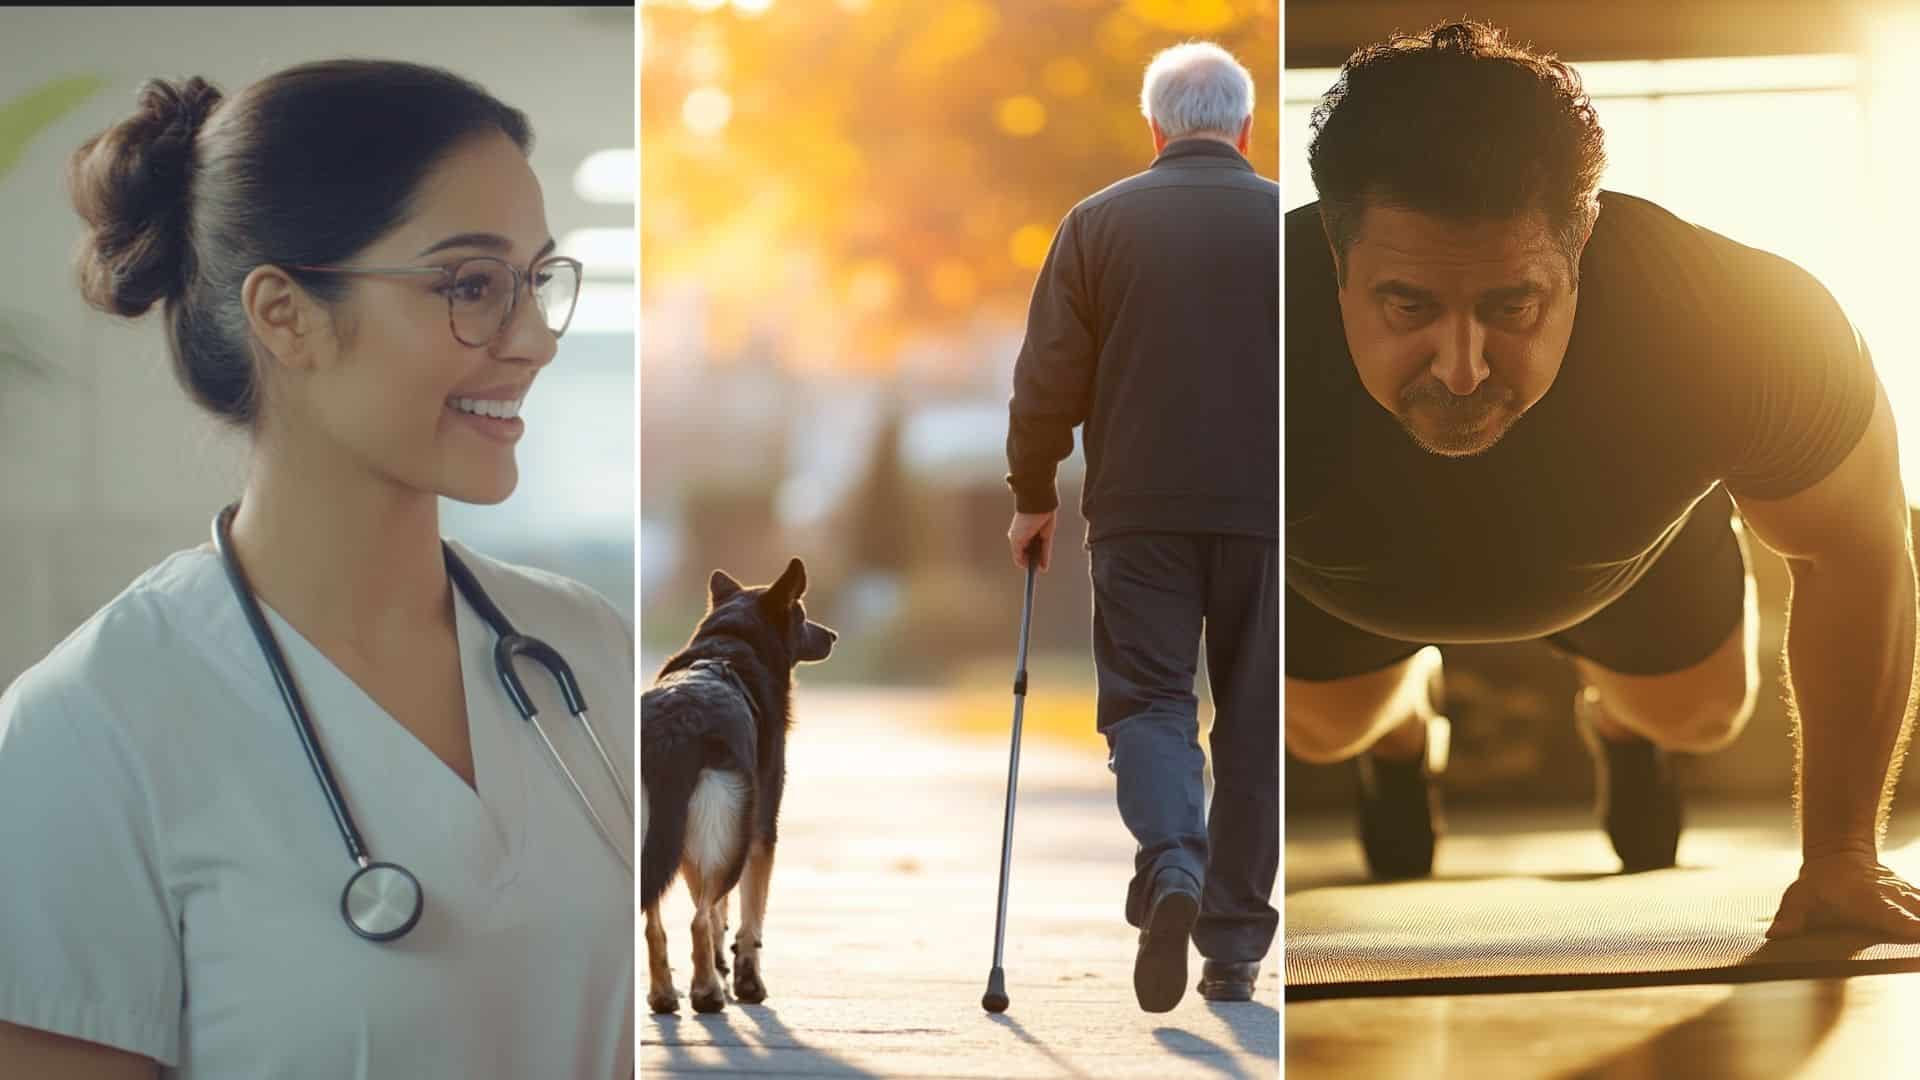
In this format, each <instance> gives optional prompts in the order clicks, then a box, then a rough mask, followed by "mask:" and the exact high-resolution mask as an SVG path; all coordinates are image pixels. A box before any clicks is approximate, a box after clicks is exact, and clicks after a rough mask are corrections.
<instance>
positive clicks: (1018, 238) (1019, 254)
mask: <svg viewBox="0 0 1920 1080" xmlns="http://www.w3.org/2000/svg"><path fill="white" fill-rule="evenodd" d="M1052 246H1053V230H1052V229H1049V228H1047V227H1046V226H1045V225H1022V226H1020V227H1019V228H1017V229H1015V230H1013V237H1012V239H1010V240H1009V241H1008V242H1007V253H1008V254H1009V255H1011V256H1013V264H1014V265H1015V266H1018V267H1019V268H1020V269H1022V270H1038V269H1040V264H1041V263H1044V262H1046V261H1047V249H1048V248H1051V247H1052Z"/></svg>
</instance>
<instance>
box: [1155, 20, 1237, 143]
mask: <svg viewBox="0 0 1920 1080" xmlns="http://www.w3.org/2000/svg"><path fill="white" fill-rule="evenodd" d="M1140 112H1141V113H1142V114H1143V115H1144V116H1146V118H1147V119H1149V120H1152V121H1153V122H1154V123H1155V124H1158V125H1159V126H1160V132H1161V134H1163V135H1165V136H1166V137H1167V138H1169V139H1177V138H1180V137H1181V136H1184V135H1197V134H1201V133H1203V132H1204V133H1208V134H1213V135H1224V136H1226V137H1227V138H1237V137H1238V136H1239V134H1240V127H1241V125H1242V124H1245V123H1246V122H1247V117H1249V116H1252V115H1253V76H1252V75H1250V74H1248V73H1247V69H1246V68H1244V67H1242V66H1241V65H1240V61H1238V60H1235V59H1234V58H1233V54H1232V53H1230V52H1228V51H1227V50H1225V49H1223V48H1221V47H1220V46H1218V45H1215V44H1213V43H1211V42H1206V41H1191V42H1188V43H1186V44H1184V45H1175V46H1173V47H1172V48H1169V49H1162V50H1160V52H1159V54H1158V55H1156V56H1155V57H1154V58H1153V62H1152V63H1151V64H1148V65H1147V77H1146V79H1145V80H1144V81H1143V82H1142V83H1141V86H1140Z"/></svg>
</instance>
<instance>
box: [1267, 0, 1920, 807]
mask: <svg viewBox="0 0 1920 1080" xmlns="http://www.w3.org/2000/svg"><path fill="white" fill-rule="evenodd" d="M1286 10H1287V26H1286V45H1285V56H1284V60H1285V65H1286V72H1285V84H1284V95H1285V105H1284V109H1283V116H1282V131H1281V147H1282V149H1281V166H1280V170H1281V205H1282V207H1283V209H1291V208H1293V207H1296V206H1299V205H1301V204H1303V203H1306V202H1309V201H1311V200H1312V199H1313V198H1314V191H1313V185H1312V181H1311V179H1310V177H1309V176H1308V172H1307V143H1308V140H1309V138H1310V137H1311V131H1310V129H1309V127H1308V118H1309V115H1310V114H1311V112H1312V110H1313V107H1314V105H1315V103H1316V102H1317V101H1318V100H1319V97H1320V95H1321V94H1322V93H1323V92H1324V91H1325V90H1326V89H1327V88H1328V86H1330V85H1331V84H1332V82H1333V80H1334V78H1335V77H1336V76H1337V74H1338V68H1339V65H1340V63H1341V62H1342V61H1343V60H1345V59H1346V57H1347V56H1348V54H1350V53H1351V52H1352V51H1353V49H1354V48H1356V47H1358V46H1360V45H1362V44H1366V43H1369V42H1373V41H1377V40H1380V39H1382V38H1384V37H1386V36H1387V35H1388V34H1389V33H1391V32H1393V31H1395V30H1402V31H1418V30H1422V29H1425V28H1426V27H1427V26H1430V25H1432V24H1433V23H1436V22H1440V21H1444V20H1446V19H1448V18H1458V17H1460V16H1461V15H1463V14H1467V15H1470V16H1471V17H1473V18H1477V19H1483V20H1485V21H1488V22H1492V23H1494V24H1495V25H1498V26H1502V27H1505V28H1507V29H1508V30H1509V31H1510V35H1511V36H1512V37H1513V38H1514V39H1516V40H1519V41H1531V42H1532V43H1533V44H1534V45H1535V46H1537V47H1539V48H1542V49H1545V50H1548V51H1552V52H1555V53H1558V54H1559V55H1560V57H1561V58H1562V59H1564V60H1566V61H1568V62H1570V63H1571V64H1572V65H1573V66H1574V67H1575V68H1576V69H1577V70H1578V71H1579V72H1580V74H1581V76H1582V78H1583V79H1584V81H1585V84H1586V87H1587V89H1588V91H1589V92H1590V93H1591V94H1592V96H1593V100H1594V106H1595V108H1596V109H1597V110H1598V112H1599V115H1600V121H1601V124H1602V125H1603V126H1604V127H1605V129H1606V133H1607V154H1608V158H1609V164H1608V168H1607V172H1606V174H1605V177H1604V178H1603V180H1602V186H1603V187H1606V188H1609V189H1612V190H1616V191H1623V192H1628V193H1631V194H1635V195H1640V196H1643V197H1645V198H1648V199H1651V200H1653V201H1654V202H1657V203H1660V204H1661V205H1663V206H1665V207H1667V208H1668V209H1670V210H1672V211H1673V212H1675V213H1676V214H1679V215H1680V216H1681V217H1684V218H1687V219H1688V220H1691V221H1693V222H1695V223H1697V224H1700V225H1703V226H1705V227H1707V228H1710V229H1713V230H1715V231H1717V232H1720V233H1722V234H1724V235H1726V236H1729V237H1731V238H1733V239H1734V240H1737V241H1739V242H1741V243H1744V244H1748V245H1751V246H1753V247H1758V248H1762V249H1765V250H1768V251H1772V252H1776V253H1778V254H1780V255H1782V256H1785V257H1786V258H1788V259H1791V260H1793V261H1794V262H1796V263H1798V264H1799V265H1801V266H1802V267H1805V268H1806V269H1807V270H1809V271H1811V272H1812V273H1813V274H1814V275H1815V276H1817V277H1818V278H1819V279H1820V280H1821V281H1822V282H1823V283H1824V284H1825V285H1826V286H1827V288H1828V289H1830V290H1831V291H1832V292H1833V293H1834V295H1835V296H1836V297H1837V298H1838V299H1839V300H1840V303H1841V304H1842V305H1843V306H1844V307H1845V308H1846V311H1847V313H1848V315H1849V316H1851V317H1852V319H1853V321H1854V323H1855V325H1857V326H1858V327H1859V328H1860V330H1861V332H1862V333H1863V334H1864V335H1865V336H1866V338H1867V340H1868V342H1869V344H1870V345H1871V347H1872V349H1873V355H1874V364H1875V367H1876V368H1877V369H1878V370H1879V374H1880V378H1881V381H1882V382H1883V383H1884V384H1885V386H1886V388H1887V393H1888V395H1889V397H1890V398H1891V399H1892V402H1893V407H1894V412H1895V414H1896V416H1897V418H1898V419H1899V421H1900V424H1901V428H1902V432H1903V435H1904V436H1905V437H1904V439H1903V441H1902V451H1903V454H1902V456H1903V458H1904V466H1905V467H1904V470H1903V471H1904V473H1905V476H1906V482H1907V488H1908V494H1909V496H1912V495H1913V494H1914V489H1915V487H1916V485H1920V468H1916V466H1920V363H1916V361H1920V343H1917V342H1916V340H1915V338H1914V336H1913V334H1912V332H1911V329H1910V325H1909V320H1910V318H1911V314H1912V304H1913V299H1912V297H1910V296H1909V295H1908V291H1909V290H1908V285H1909V279H1910V277H1911V271H1910V268H1909V256H1910V253H1911V252H1912V251H1914V250H1916V247H1917V246H1920V245H1916V241H1917V240H1920V217H1916V215H1915V213H1914V209H1913V196H1912V192H1913V191H1914V190H1915V188H1916V186H1917V185H1920V139H1916V133H1917V132H1920V126H1916V117H1917V116H1920V74H1917V73H1916V68H1915V66H1914V63H1913V58H1914V56H1915V55H1916V54H1920V4H1912V3H1896V2H1879V3H1860V2H1836V3H1832V4H1820V5H1811V4H1795V3H1780V2H1761V3H1753V2H1744V3H1730V2H1724V0H1706V2H1699V3H1687V4H1673V3H1651V2H1646V0H1629V2H1626V3H1609V4H1590V3H1580V2H1572V0H1540V2H1511V0H1488V2H1481V3H1476V4H1473V5H1470V6H1468V7H1467V8H1464V9H1462V8H1461V7H1459V6H1458V5H1447V4H1438V3H1415V2H1379V0H1344V2H1315V0H1288V3H1287V9H1286ZM1754 550H1755V555H1756V563H1757V565H1756V568H1755V569H1756V571H1757V574H1758V577H1759V583H1760V598H1761V599H1760V605H1761V617H1762V630H1761V654H1762V658H1761V677H1762V680H1763V688H1762V691H1761V696H1760V705H1759V709H1758V712H1757V713H1756V715H1755V717H1754V720H1753V723H1752V724H1751V726H1750V727H1749V728H1748V730H1747V732H1746V733H1745V734H1744V735H1742V736H1741V738H1740V740H1739V741H1738V742H1737V743H1735V744H1734V745H1733V746H1732V747H1731V748H1729V749H1727V750H1726V751H1723V752H1721V753H1718V754H1714V755H1710V756H1705V757H1700V758H1695V759H1691V760H1689V761H1687V762H1686V765H1687V772H1686V774H1685V775H1686V777H1687V779H1686V780H1685V783H1686V784H1687V786H1688V788H1689V790H1695V791H1698V792H1701V793H1702V794H1706V795H1722V796H1727V797H1767V798H1781V799H1783V800H1784V798H1785V797H1786V796H1787V795H1788V794H1789V793H1790V792H1791V791H1792V779H1791V777H1792V772H1791V770H1792V764H1793V751H1792V745H1791V742H1790V741H1789V738H1788V727H1787V717H1786V711H1785V708H1784V706H1783V704H1782V698H1781V691H1780V681H1779V674H1780V671H1779V667H1780V665H1779V659H1778V658H1779V651H1780V643H1781V631H1782V620H1781V614H1782V610H1783V609H1782V605H1783V603H1784V599H1785V594H1786V569H1785V565H1784V564H1783V563H1782V562H1781V561H1780V559H1779V558H1778V557H1777V556H1774V555H1773V554H1771V553H1770V552H1768V551H1766V550H1765V549H1764V548H1763V547H1760V546H1759V545H1758V544H1756V545H1755V548H1754ZM1446 655H1447V660H1448V664H1449V673H1450V675H1451V676H1452V679H1451V683H1452V685H1451V687H1450V690H1449V697H1450V700H1449V702H1448V708H1449V710H1450V711H1451V712H1452V713H1453V719H1454V764H1453V768H1452V770H1451V775H1450V777H1449V779H1448V781H1447V792H1448V797H1449V799H1457V800H1458V801H1461V802H1463V803H1473V802H1510V801H1527V802H1536V803H1560V802H1566V801H1567V800H1569V799H1572V800H1575V801H1579V802H1582V803H1585V802H1586V801H1588V800H1589V799H1590V798H1591V794H1592V767H1591V765H1590V764H1589V761H1588V757H1587V754H1586V752H1585V750H1584V749H1583V748H1582V747H1581V746H1580V745H1579V743H1578V740H1577V738H1576V736H1575V735H1574V732H1573V728H1572V696H1573V692H1574V687H1575V685H1576V684H1575V681H1574V679H1573V675H1572V672H1571V669H1570V668H1569V667H1568V666H1567V665H1566V664H1565V663H1564V662H1562V661H1560V660H1559V659H1558V658H1557V657H1556V655H1555V654H1554V653H1553V652H1552V651H1551V650H1550V649H1548V648H1547V647H1546V646H1544V645H1512V646H1481V647H1472V648H1464V647H1463V648H1452V649H1448V650H1446ZM1909 779H1910V774H1909ZM1351 783H1352V781H1351V779H1350V769H1348V768H1343V767H1315V766H1310V765H1304V764H1302V763H1300V762H1298V761H1295V760H1293V759H1292V758H1291V757H1289V758H1288V762H1287V806H1288V808H1289V811H1293V810H1302V809H1315V808H1333V807H1342V808H1344V807H1347V806H1349V805H1350V803H1351V794H1350V791H1351ZM1903 786H1904V787H1905V788H1906V789H1908V791H1909V793H1911V791H1912V789H1913V786H1914V785H1913V783H1912V782H1909V783H1907V784H1905V785H1903ZM1909 797H1911V794H1909ZM1781 810H1782V813H1783V814H1785V813H1788V811H1787V809H1786V806H1785V805H1784V802H1783V805H1782V808H1781ZM1897 813H1898V811H1897V810H1896V815H1897ZM1789 820H1790V818H1789Z"/></svg>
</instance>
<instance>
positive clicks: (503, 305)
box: [447, 257, 580, 346]
mask: <svg viewBox="0 0 1920 1080" xmlns="http://www.w3.org/2000/svg"><path fill="white" fill-rule="evenodd" d="M533 275H534V281H533V295H534V300H535V306H536V307H538V308H539V309H540V314H541V317H542V318H544V319H545V320H546V323H547V329H549V330H551V331H553V333H554V336H556V337H558V336H559V335H560V334H562V333H564V332H565V331H566V329H567V323H568V322H570V321H571V320H572V319H573V305H574V302H575V301H576V300H578V299H579V296H580V271H579V268H578V267H576V266H575V265H574V264H573V263H570V262H563V261H558V260H555V261H551V262H546V263H542V264H540V265H539V266H537V267H535V268H534V271H533ZM519 284H520V278H519V274H518V272H517V271H515V270H514V268H513V267H511V266H509V265H508V264H506V263H505V262H502V261H501V260H499V259H494V258H485V257H482V258H474V259H467V260H466V261H464V262H462V263H460V264H459V265H458V266H456V267H454V270H453V280H452V282H451V283H449V285H448V286H447V303H448V306H449V307H450V308H451V310H452V316H453V334H454V336H455V337H457V338H459V339H460V342H461V343H462V344H464V345H472V346H481V345H486V344H489V343H491V342H492V341H493V339H494V338H495V337H496V336H498V335H499V333H500V331H501V329H502V328H504V327H505V325H506V321H507V317H508V316H509V314H510V313H511V312H512V310H513V308H514V306H515V304H514V300H515V295H514V294H515V290H516V288H518V286H519Z"/></svg>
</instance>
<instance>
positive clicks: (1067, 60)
mask: <svg viewBox="0 0 1920 1080" xmlns="http://www.w3.org/2000/svg"><path fill="white" fill-rule="evenodd" d="M1040 81H1041V82H1042V83H1043V84H1045V86H1046V88H1047V90H1048V91H1050V92H1051V93H1055V94H1058V95H1060V96H1061V97H1079V96H1080V95H1081V94H1084V93H1086V92H1087V90H1088V89H1089V88H1091V87H1092V86H1093V72H1091V71H1089V70H1087V65H1086V64H1083V63H1081V62H1080V61H1079V60H1077V59H1075V58H1073V57H1071V56H1056V57H1054V58H1053V59H1052V60H1049V61H1047V66H1046V67H1045V68H1044V69H1042V71H1041V73H1040Z"/></svg>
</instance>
